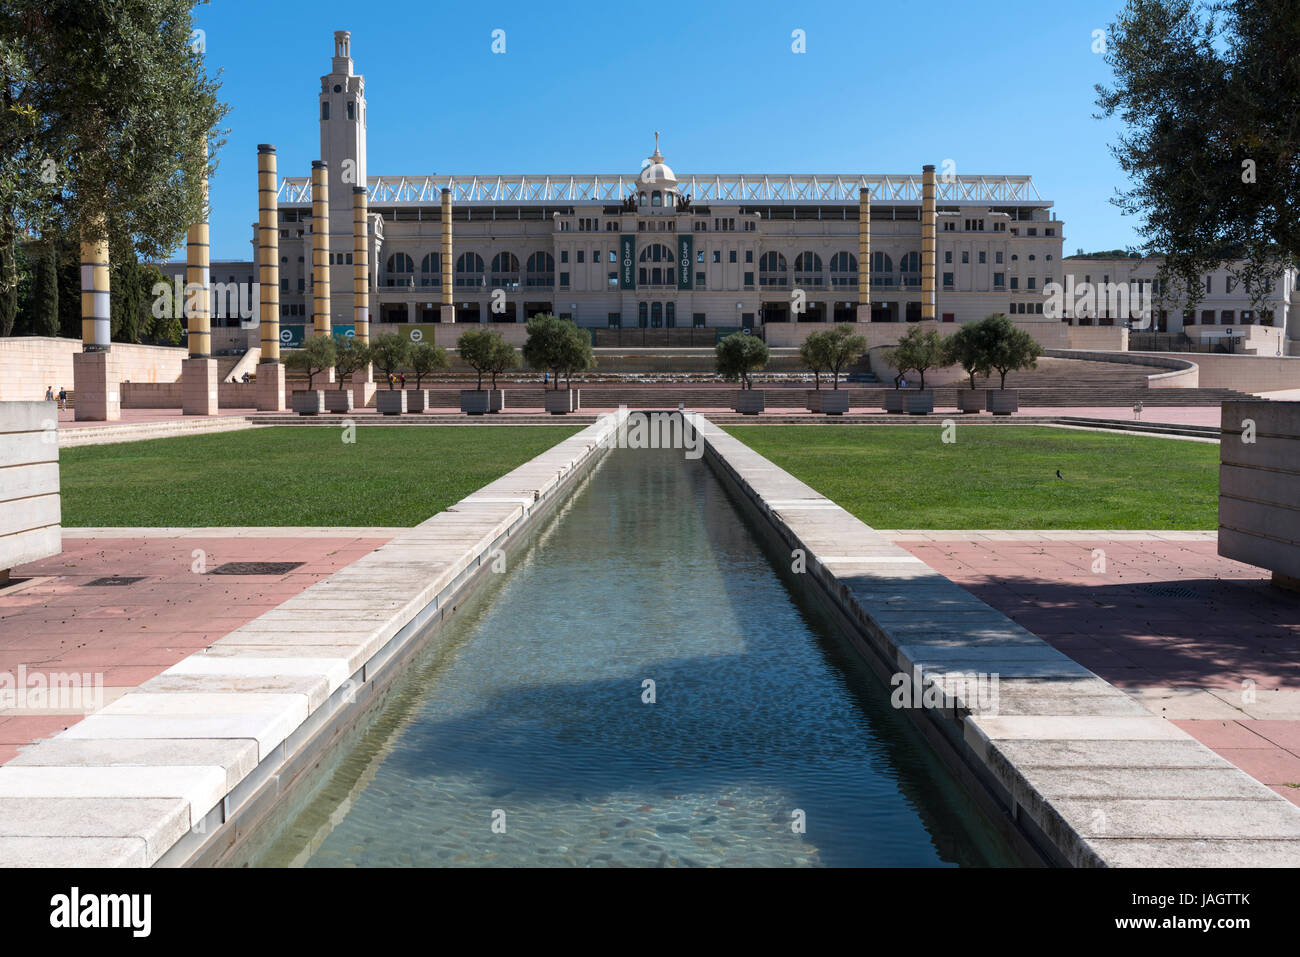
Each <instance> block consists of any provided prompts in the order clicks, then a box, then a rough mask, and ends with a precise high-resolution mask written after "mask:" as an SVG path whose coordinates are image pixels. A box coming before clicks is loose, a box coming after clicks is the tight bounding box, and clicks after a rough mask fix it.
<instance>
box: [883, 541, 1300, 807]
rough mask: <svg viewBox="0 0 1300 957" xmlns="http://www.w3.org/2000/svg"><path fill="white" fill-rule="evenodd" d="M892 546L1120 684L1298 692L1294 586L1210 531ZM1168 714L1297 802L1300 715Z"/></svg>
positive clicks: (1299, 631)
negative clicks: (1182, 537) (1229, 550)
mask: <svg viewBox="0 0 1300 957" xmlns="http://www.w3.org/2000/svg"><path fill="white" fill-rule="evenodd" d="M900 544H902V545H903V547H904V548H906V549H908V551H910V552H912V554H914V555H916V556H917V557H918V558H920V559H922V560H924V561H925V562H926V563H927V564H929V565H930V566H931V567H932V568H934V569H936V570H937V571H939V572H941V573H942V574H944V575H946V576H948V577H949V578H951V579H952V580H953V581H955V582H957V583H958V584H960V585H962V586H963V587H965V588H966V589H968V590H969V591H971V592H972V593H973V594H975V595H976V596H977V597H979V598H980V599H981V600H983V601H985V602H987V603H988V604H990V605H992V606H993V607H994V608H996V609H998V610H999V611H1001V612H1002V613H1003V614H1005V615H1007V617H1009V618H1011V619H1013V620H1014V621H1016V622H1017V623H1018V624H1020V625H1021V626H1022V627H1024V628H1026V629H1028V630H1029V631H1031V632H1033V633H1034V634H1036V635H1038V636H1039V637H1040V638H1042V639H1043V640H1044V641H1047V642H1048V643H1049V644H1051V645H1052V646H1053V647H1055V648H1057V649H1058V650H1059V651H1061V652H1063V653H1065V654H1067V655H1069V656H1070V657H1071V658H1073V659H1074V660H1075V661H1077V662H1079V663H1080V664H1081V665H1084V666H1085V667H1087V668H1089V669H1091V670H1092V671H1094V672H1096V673H1097V674H1098V675H1100V676H1101V677H1102V678H1104V679H1106V680H1107V681H1109V682H1110V683H1111V684H1114V685H1116V686H1117V687H1120V688H1125V689H1139V688H1170V687H1172V688H1181V689H1219V690H1221V691H1223V692H1229V693H1231V694H1229V695H1228V696H1227V697H1229V698H1231V697H1232V695H1240V693H1241V691H1242V689H1243V683H1244V682H1248V681H1253V682H1254V683H1255V685H1254V686H1255V689H1256V691H1257V693H1258V694H1259V695H1261V696H1263V695H1265V693H1266V692H1268V691H1271V690H1274V689H1279V690H1282V691H1287V692H1291V693H1292V694H1294V693H1295V692H1296V691H1297V690H1300V655H1297V654H1296V645H1297V640H1300V595H1292V594H1290V593H1288V592H1284V591H1281V590H1279V589H1276V588H1274V587H1272V586H1271V585H1270V584H1269V583H1268V575H1267V573H1266V572H1262V571H1261V570H1260V569H1257V568H1253V567H1251V566H1249V565H1243V564H1240V563H1239V562H1234V561H1231V560H1229V559H1225V558H1221V557H1219V555H1218V554H1217V552H1216V543H1215V542H1214V541H1212V540H1211V541H1183V542H1177V541H1162V540H1158V539H1143V540H1137V541H1133V540H1129V541H1121V540H1114V539H1107V538H1105V537H1104V535H1103V536H1100V537H1098V538H1094V539H1086V540H1084V539H1081V540H1078V541H1044V540H1039V541H935V542H916V541H902V542H900ZM1094 549H1101V550H1103V551H1104V552H1105V572H1104V573H1094V572H1093V571H1092V568H1093V565H1094V562H1095V561H1096V558H1095V556H1094ZM1174 723H1175V724H1177V725H1178V726H1179V727H1180V728H1182V729H1183V730H1185V731H1187V732H1188V733H1189V734H1191V735H1192V736H1193V737H1195V738H1197V739H1198V740H1200V741H1201V742H1202V743H1204V744H1205V745H1206V746H1207V747H1210V748H1212V749H1214V750H1215V751H1217V752H1218V753H1219V754H1221V755H1223V756H1224V757H1225V758H1227V759H1228V760H1229V761H1231V762H1233V763H1234V764H1236V765H1237V766H1238V767H1240V768H1242V770H1244V771H1246V772H1247V773H1248V774H1251V775H1252V776H1254V777H1256V778H1258V779H1259V780H1261V781H1263V782H1264V783H1265V784H1268V785H1269V786H1270V787H1272V788H1273V789H1274V790H1275V791H1277V792H1278V793H1279V794H1282V795H1283V796H1285V797H1286V798H1288V799H1289V800H1290V801H1292V802H1293V803H1296V804H1300V788H1296V787H1290V786H1288V785H1292V784H1300V720H1257V719H1251V718H1247V717H1245V716H1243V717H1242V718H1241V719H1240V720H1231V719H1227V718H1225V719H1221V720H1220V719H1197V720H1176V721H1175V722H1174Z"/></svg>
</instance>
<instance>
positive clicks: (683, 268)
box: [677, 233, 695, 289]
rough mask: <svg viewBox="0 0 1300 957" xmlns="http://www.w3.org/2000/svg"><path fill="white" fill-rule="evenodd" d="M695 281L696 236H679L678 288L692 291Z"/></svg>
mask: <svg viewBox="0 0 1300 957" xmlns="http://www.w3.org/2000/svg"><path fill="white" fill-rule="evenodd" d="M694 279H695V234H694V233H678V235H677V288H678V289H692V288H694V287H693V286H692V282H693V280H694Z"/></svg>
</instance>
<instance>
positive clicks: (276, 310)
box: [257, 143, 280, 362]
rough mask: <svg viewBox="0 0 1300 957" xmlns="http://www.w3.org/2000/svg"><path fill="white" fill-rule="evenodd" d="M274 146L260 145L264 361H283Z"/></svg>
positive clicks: (259, 258) (259, 230)
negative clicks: (281, 353) (281, 359)
mask: <svg viewBox="0 0 1300 957" xmlns="http://www.w3.org/2000/svg"><path fill="white" fill-rule="evenodd" d="M275 165H276V164H275V147H274V146H268V145H266V144H265V143H263V144H262V145H261V146H259V147H258V148H257V210H258V220H257V281H258V283H259V285H260V286H261V297H260V305H261V310H262V311H261V334H262V362H279V361H280V215H279V201H278V200H277V199H276V197H277V195H278V194H279V183H278V182H277V176H276V168H275Z"/></svg>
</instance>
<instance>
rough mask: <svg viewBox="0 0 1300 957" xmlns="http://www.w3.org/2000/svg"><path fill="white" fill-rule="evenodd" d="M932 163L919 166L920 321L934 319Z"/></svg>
mask: <svg viewBox="0 0 1300 957" xmlns="http://www.w3.org/2000/svg"><path fill="white" fill-rule="evenodd" d="M934 231H935V212H934V165H933V164H931V165H929V166H923V167H922V168H921V321H922V322H925V321H926V320H933V319H934V317H935V316H934V268H935V263H934V259H935V256H934V249H935V246H934V239H935V237H934Z"/></svg>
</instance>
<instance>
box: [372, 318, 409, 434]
mask: <svg viewBox="0 0 1300 957" xmlns="http://www.w3.org/2000/svg"><path fill="white" fill-rule="evenodd" d="M410 352H411V344H410V342H409V341H407V339H406V337H405V336H401V335H398V334H397V333H396V332H387V333H385V334H384V335H382V336H380V337H379V338H377V339H376V340H375V341H374V342H373V343H371V345H370V360H371V361H372V362H373V363H374V364H375V368H376V369H378V370H379V371H380V372H382V373H383V374H384V380H385V381H386V382H387V383H388V388H387V389H380V390H379V391H378V392H376V393H375V408H376V409H377V410H378V411H379V413H380V414H381V415H403V414H405V412H406V391H405V390H403V389H398V388H397V382H396V379H397V375H398V373H399V372H401V371H402V369H403V368H404V367H405V366H406V363H407V360H408V359H409V358H410Z"/></svg>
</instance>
